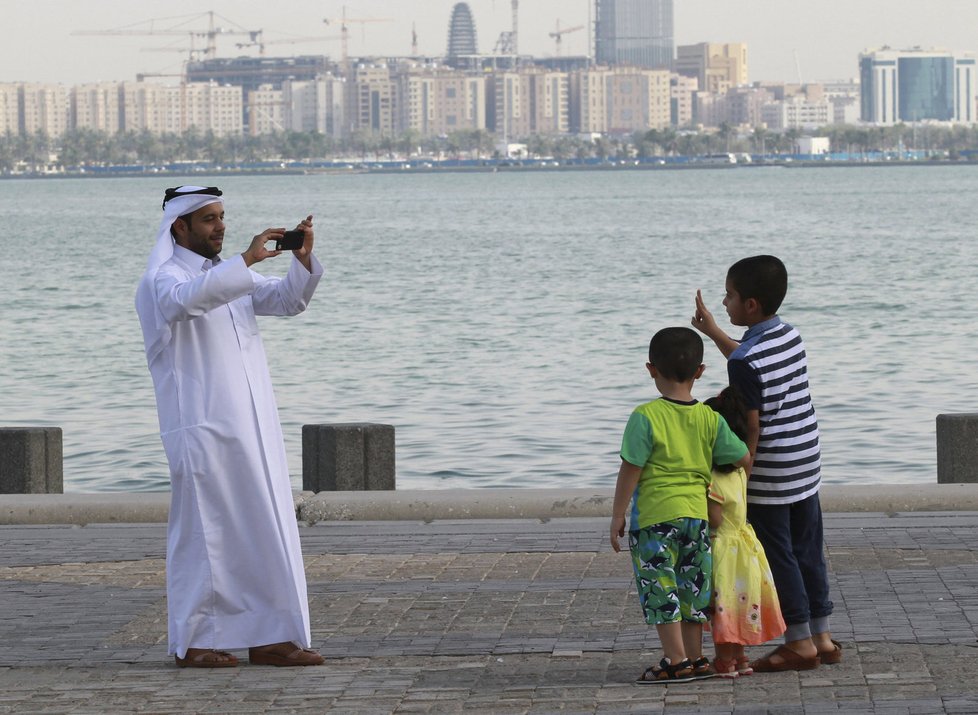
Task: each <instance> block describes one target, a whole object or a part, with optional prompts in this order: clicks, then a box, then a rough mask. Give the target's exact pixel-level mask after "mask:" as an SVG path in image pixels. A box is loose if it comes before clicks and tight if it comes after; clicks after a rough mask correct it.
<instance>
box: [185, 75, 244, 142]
mask: <svg viewBox="0 0 978 715" xmlns="http://www.w3.org/2000/svg"><path fill="white" fill-rule="evenodd" d="M180 89H181V90H183V93H184V99H185V101H186V112H187V114H186V116H187V128H188V129H189V128H190V127H196V128H197V129H198V130H199V131H201V132H214V134H215V135H217V136H219V137H223V136H234V135H237V134H242V133H243V131H244V121H243V116H244V113H243V102H244V97H243V95H242V91H241V87H234V86H230V85H219V84H217V83H216V82H189V83H187V84H185V85H182V86H181V87H180Z"/></svg>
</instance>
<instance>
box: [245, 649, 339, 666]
mask: <svg viewBox="0 0 978 715" xmlns="http://www.w3.org/2000/svg"><path fill="white" fill-rule="evenodd" d="M248 662H250V663H251V664H252V665H275V666H278V667H288V666H301V665H322V664H323V663H325V662H326V659H325V658H323V657H322V656H321V655H319V653H317V652H316V651H314V650H309V649H308V648H300V647H299V646H297V645H296V644H295V643H275V644H274V645H264V646H259V647H258V648H249V649H248Z"/></svg>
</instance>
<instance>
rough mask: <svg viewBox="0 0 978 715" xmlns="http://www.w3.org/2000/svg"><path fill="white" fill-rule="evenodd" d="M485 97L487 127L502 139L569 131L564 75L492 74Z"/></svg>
mask: <svg viewBox="0 0 978 715" xmlns="http://www.w3.org/2000/svg"><path fill="white" fill-rule="evenodd" d="M489 95H490V99H489V101H490V105H491V107H492V111H491V117H492V119H491V121H490V127H492V128H493V129H494V131H495V132H496V134H497V135H499V137H500V138H501V139H502V140H510V139H520V138H525V137H528V136H530V135H532V134H563V133H566V132H568V131H569V130H570V83H569V79H568V75H567V74H566V73H565V72H550V71H547V70H543V69H539V68H528V69H524V70H521V71H515V72H496V73H494V74H493V75H492V77H491V79H490V86H489Z"/></svg>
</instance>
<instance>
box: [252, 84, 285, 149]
mask: <svg viewBox="0 0 978 715" xmlns="http://www.w3.org/2000/svg"><path fill="white" fill-rule="evenodd" d="M245 112H246V113H247V120H246V122H247V124H248V134H249V135H250V136H253V137H255V136H258V135H259V134H274V133H275V132H282V131H285V129H286V123H287V122H289V121H290V118H291V117H290V116H288V115H290V114H291V112H287V111H286V106H285V101H284V100H283V98H282V90H281V89H272V86H271V85H270V84H264V85H262V86H261V87H259V88H258V89H253V90H251V91H250V92H248V98H247V102H246V103H245Z"/></svg>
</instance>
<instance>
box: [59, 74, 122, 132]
mask: <svg viewBox="0 0 978 715" xmlns="http://www.w3.org/2000/svg"><path fill="white" fill-rule="evenodd" d="M120 94H121V92H120V86H119V83H118V82H98V83H95V84H80V85H76V86H74V87H72V88H71V94H70V97H71V126H72V128H73V129H93V130H95V131H99V132H107V133H108V134H117V133H118V132H119V131H120V130H121V129H122V109H121V106H120V104H119V97H120Z"/></svg>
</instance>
